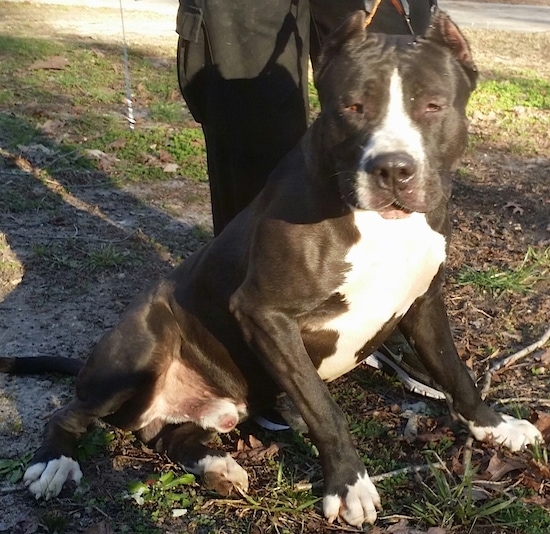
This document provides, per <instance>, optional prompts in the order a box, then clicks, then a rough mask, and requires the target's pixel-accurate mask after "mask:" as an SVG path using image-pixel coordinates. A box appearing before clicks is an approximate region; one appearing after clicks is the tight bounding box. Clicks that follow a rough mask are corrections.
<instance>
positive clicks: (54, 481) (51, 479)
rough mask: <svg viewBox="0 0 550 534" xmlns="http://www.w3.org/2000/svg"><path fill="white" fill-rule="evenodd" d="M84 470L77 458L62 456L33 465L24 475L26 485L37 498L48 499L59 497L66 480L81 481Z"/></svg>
mask: <svg viewBox="0 0 550 534" xmlns="http://www.w3.org/2000/svg"><path fill="white" fill-rule="evenodd" d="M81 478H82V471H81V470H80V466H79V465H78V462H77V461H76V460H73V459H72V458H67V457H66V456H61V457H60V458H56V459H55V460H50V461H49V462H47V463H46V462H40V463H37V464H33V465H31V466H30V467H29V468H28V469H27V470H26V471H25V475H24V476H23V482H24V484H25V486H27V487H28V488H29V491H30V492H31V493H32V494H33V495H34V497H35V499H40V498H43V499H45V500H46V501H47V500H48V499H51V498H52V497H57V496H58V495H59V493H60V492H61V490H62V489H63V485H64V484H65V482H68V481H69V480H73V481H74V482H76V484H79V483H80V479H81Z"/></svg>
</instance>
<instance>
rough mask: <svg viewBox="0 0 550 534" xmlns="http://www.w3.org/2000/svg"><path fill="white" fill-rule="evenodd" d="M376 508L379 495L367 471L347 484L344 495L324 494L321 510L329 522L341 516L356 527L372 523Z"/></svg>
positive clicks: (378, 504)
mask: <svg viewBox="0 0 550 534" xmlns="http://www.w3.org/2000/svg"><path fill="white" fill-rule="evenodd" d="M377 508H380V496H379V495H378V491H377V490H376V488H375V486H374V484H373V483H372V482H371V480H370V478H369V475H367V473H365V474H364V475H360V476H359V478H358V479H357V482H356V483H355V484H353V485H352V486H347V493H346V494H345V495H343V496H340V495H325V497H324V499H323V512H324V514H325V517H326V518H327V520H328V521H329V523H332V522H333V521H334V520H335V519H337V518H338V517H341V518H342V519H343V520H344V521H345V522H346V523H349V524H350V525H353V526H356V527H360V526H361V525H363V524H364V523H370V524H372V523H374V522H375V521H376V509H377Z"/></svg>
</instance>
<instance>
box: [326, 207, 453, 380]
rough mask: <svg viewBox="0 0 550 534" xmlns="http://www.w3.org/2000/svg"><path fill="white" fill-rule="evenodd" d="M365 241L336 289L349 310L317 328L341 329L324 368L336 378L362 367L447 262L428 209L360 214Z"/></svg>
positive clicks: (358, 222)
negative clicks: (369, 350)
mask: <svg viewBox="0 0 550 534" xmlns="http://www.w3.org/2000/svg"><path fill="white" fill-rule="evenodd" d="M353 215H354V219H355V226H356V227H357V229H358V230H359V232H360V233H361V238H360V240H359V241H358V242H357V243H356V244H355V245H353V247H352V248H351V249H350V250H349V252H348V254H347V255H346V262H347V263H348V264H349V266H350V267H349V270H348V272H347V273H346V276H345V280H344V283H343V284H342V285H341V286H340V287H339V288H338V289H337V290H336V291H337V292H338V293H340V294H341V295H342V296H343V297H344V298H345V301H346V303H347V306H348V309H347V311H346V312H344V313H342V314H341V315H339V316H337V317H334V318H333V319H330V320H329V321H327V322H325V323H321V324H318V325H315V329H319V330H332V331H335V332H337V333H338V335H339V337H338V341H337V344H336V351H335V353H334V354H333V355H331V356H330V357H328V358H325V359H324V360H323V361H322V362H321V365H320V367H319V375H320V376H321V378H323V380H333V379H335V378H338V377H339V376H342V375H343V374H345V373H347V372H348V371H350V370H351V369H353V367H355V366H356V365H357V359H356V354H357V352H358V351H359V350H361V349H362V348H363V347H364V345H365V343H366V342H367V341H369V340H371V339H373V338H374V336H375V335H376V334H377V333H378V332H379V331H380V330H381V328H382V327H383V326H384V325H385V324H386V323H387V322H388V321H389V320H390V319H392V318H399V317H402V316H403V315H404V314H405V313H406V312H407V310H408V309H409V308H410V306H411V305H412V303H413V302H414V301H415V300H416V299H417V298H418V297H420V296H421V295H423V294H424V293H425V292H426V291H427V290H428V288H429V286H430V284H431V282H432V280H433V278H434V276H435V275H436V274H437V272H438V270H439V268H440V266H441V264H442V263H443V262H444V261H445V256H446V251H445V238H444V237H443V235H441V234H440V233H438V232H436V231H434V230H432V228H430V226H429V225H428V223H427V221H426V217H425V215H424V214H422V213H412V214H411V215H410V217H407V218H406V219H384V218H383V217H381V216H380V215H379V214H378V213H376V212H374V211H362V210H358V211H355V212H354V214H353Z"/></svg>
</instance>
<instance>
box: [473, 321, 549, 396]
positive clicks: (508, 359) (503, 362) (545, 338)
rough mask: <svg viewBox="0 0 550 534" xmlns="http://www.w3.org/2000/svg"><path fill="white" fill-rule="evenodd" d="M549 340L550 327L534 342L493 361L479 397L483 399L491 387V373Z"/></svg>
mask: <svg viewBox="0 0 550 534" xmlns="http://www.w3.org/2000/svg"><path fill="white" fill-rule="evenodd" d="M549 340H550V327H549V328H548V330H546V332H545V333H544V334H543V335H542V337H541V338H540V339H539V340H538V341H535V342H534V343H531V345H529V346H528V347H525V348H524V349H521V350H520V351H518V352H515V353H514V354H511V355H510V356H507V357H506V358H503V359H502V360H499V361H498V362H495V363H494V364H493V365H491V367H490V368H489V370H488V371H487V372H486V373H485V378H484V380H483V387H482V388H481V398H482V399H485V397H486V396H487V393H488V392H489V388H490V387H491V380H492V378H493V374H494V373H496V372H497V371H500V370H501V369H503V368H504V367H509V366H510V365H512V364H514V363H515V362H517V361H518V360H520V359H521V358H524V357H525V356H527V355H529V354H531V353H533V352H535V351H536V350H537V349H540V348H541V347H543V346H544V345H546V343H548V341H549Z"/></svg>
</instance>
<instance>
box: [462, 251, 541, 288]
mask: <svg viewBox="0 0 550 534" xmlns="http://www.w3.org/2000/svg"><path fill="white" fill-rule="evenodd" d="M549 272H550V247H548V248H546V249H541V250H538V249H536V248H534V247H529V248H528V249H527V252H526V253H525V256H524V258H523V261H522V262H521V264H520V265H518V266H517V267H515V268H502V267H500V268H499V267H496V266H491V267H488V268H487V269H484V270H480V269H478V268H475V267H471V266H465V267H463V268H462V270H461V271H460V272H459V273H458V277H457V282H458V284H460V285H472V286H474V287H475V288H476V289H477V290H478V291H482V292H487V293H490V294H491V295H492V296H494V297H499V296H501V295H502V294H504V293H505V292H510V293H518V294H522V293H526V292H529V291H533V290H534V288H535V286H536V284H537V282H539V281H542V280H547V279H548V276H549Z"/></svg>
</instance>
